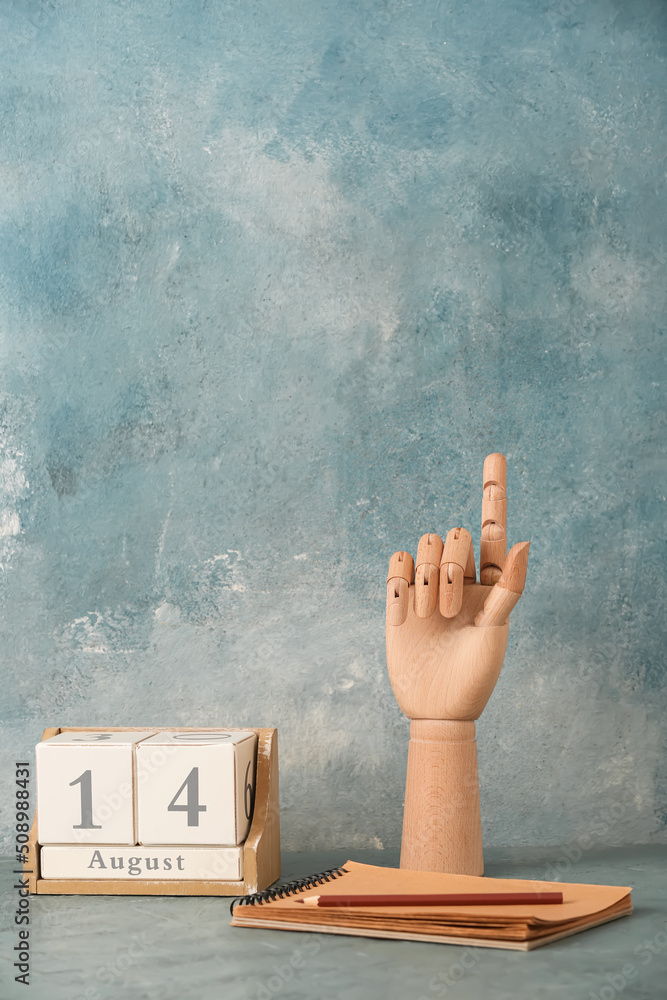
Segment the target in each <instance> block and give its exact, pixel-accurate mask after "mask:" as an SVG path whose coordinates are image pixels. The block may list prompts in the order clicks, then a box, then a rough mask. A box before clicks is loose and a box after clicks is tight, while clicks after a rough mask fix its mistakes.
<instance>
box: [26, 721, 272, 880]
mask: <svg viewBox="0 0 667 1000" xmlns="http://www.w3.org/2000/svg"><path fill="white" fill-rule="evenodd" d="M257 742H258V741H257V736H256V734H255V732H254V731H253V730H209V731H203V732H192V731H177V730H170V731H166V732H160V731H159V730H139V731H134V732H130V731H128V732H123V731H118V732H109V731H106V732H105V731H100V732H96V731H94V730H90V731H88V730H84V731H81V730H79V731H71V732H66V733H59V734H58V735H56V736H52V737H51V738H50V739H46V740H43V741H42V742H41V743H39V744H38V745H37V751H36V760H37V768H36V771H37V774H36V784H37V842H38V843H39V844H40V845H42V846H41V861H42V864H41V874H42V878H44V879H49V878H55V879H58V878H78V879H80V878H84V879H85V878H88V879H98V880H99V879H102V880H104V879H133V880H137V879H138V880H145V879H159V880H169V879H181V880H183V879H185V880H197V879H201V880H204V879H214V880H215V879H222V880H227V881H235V880H241V879H243V877H244V875H243V848H242V847H241V846H240V845H242V843H243V841H244V840H245V838H246V837H247V834H248V831H249V829H250V823H251V820H252V811H253V804H254V795H255V771H256V757H257Z"/></svg>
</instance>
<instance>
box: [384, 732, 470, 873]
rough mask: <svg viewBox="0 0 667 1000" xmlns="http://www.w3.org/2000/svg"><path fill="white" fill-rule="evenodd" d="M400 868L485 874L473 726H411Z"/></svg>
mask: <svg viewBox="0 0 667 1000" xmlns="http://www.w3.org/2000/svg"><path fill="white" fill-rule="evenodd" d="M401 868H409V869H413V870H417V871H431V872H450V873H454V874H457V875H483V874H484V858H483V855H482V822H481V816H480V811H479V779H478V776H477V743H476V742H475V723H474V722H447V721H443V720H438V719H413V720H412V722H411V723H410V746H409V749H408V774H407V779H406V784H405V808H404V812H403V839H402V843H401Z"/></svg>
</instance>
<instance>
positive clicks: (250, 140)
mask: <svg viewBox="0 0 667 1000" xmlns="http://www.w3.org/2000/svg"><path fill="white" fill-rule="evenodd" d="M666 29H667V12H666V9H665V6H664V4H663V3H662V2H660V0H635V2H633V3H631V4H630V3H627V2H624V0H601V2H595V0H554V2H553V3H552V4H550V2H549V0H543V2H538V0H531V2H529V0H481V2H478V3H475V4H461V3H457V2H455V0H443V2H424V3H418V4H409V3H402V2H388V3H386V4H385V3H373V2H370V0H364V2H344V0H336V2H330V3H325V2H318V0H309V2H297V0H289V2H284V3H276V2H272V0H262V2H249V0H248V2H237V3H224V2H222V0H220V2H215V3H205V2H201V3H199V2H194V0H174V2H165V0H126V2H111V0H106V2H103V3H102V2H92V0H91V2H85V3H84V2H83V0H81V2H75V0H46V2H43V3H38V2H36V0H32V2H28V0H15V2H13V3H9V2H6V3H2V5H0V48H2V50H3V51H2V53H1V57H2V63H1V65H2V94H1V99H0V116H1V118H0V121H1V142H2V155H1V161H2V162H1V165H0V171H1V178H2V183H1V185H0V225H1V227H2V233H1V238H0V327H1V338H2V339H1V352H2V392H3V396H2V399H3V402H2V422H1V428H2V438H1V445H0V447H1V451H0V489H1V491H2V494H1V505H0V561H1V563H2V572H1V574H0V586H1V595H0V599H1V615H2V620H1V629H2V661H3V670H4V676H5V680H4V682H3V709H2V711H3V723H4V735H3V752H2V755H3V760H2V761H1V762H0V766H1V768H2V773H3V775H4V779H3V780H4V781H5V789H6V788H7V783H8V782H9V780H10V777H11V770H10V768H11V765H12V763H13V761H14V760H15V759H16V757H17V755H18V756H19V757H20V758H23V757H25V755H26V753H28V752H29V751H30V748H31V747H32V745H33V744H34V742H35V741H37V739H38V738H39V736H40V734H41V731H42V728H43V727H44V726H45V725H47V724H107V725H110V724H124V723H132V724H148V723H154V722H156V721H158V722H163V723H165V724H184V725H187V724H190V725H200V724H201V725H217V724H246V723H251V724H275V725H278V726H279V728H280V736H281V778H282V787H283V793H284V796H283V806H284V815H283V828H284V844H285V846H288V847H316V846H328V845H337V846H349V847H350V849H354V848H355V847H357V848H359V847H362V846H369V845H377V844H383V845H385V846H395V845H396V844H397V843H398V840H399V837H400V822H401V810H402V792H403V781H404V773H405V772H404V768H405V758H406V753H407V728H408V725H407V722H406V720H405V719H404V718H403V716H402V715H401V713H400V711H399V710H398V708H397V706H396V704H395V702H394V699H393V695H392V693H391V690H390V687H389V683H388V680H387V677H386V668H385V658H384V629H383V614H384V590H385V588H384V580H385V567H386V563H387V560H388V557H389V555H390V554H391V552H392V551H393V550H394V549H397V548H404V547H409V548H411V549H412V550H413V551H414V550H415V548H416V543H417V539H418V537H419V535H420V534H421V533H422V532H424V531H428V530H436V531H440V532H441V533H444V532H446V531H447V529H448V528H449V527H451V526H453V525H454V524H457V523H463V524H465V525H467V526H469V527H470V528H471V529H472V530H473V531H474V533H475V535H477V534H478V524H479V515H480V500H481V484H480V477H481V464H482V460H483V458H484V455H485V454H486V452H487V451H492V450H502V451H505V452H506V454H507V456H508V463H509V489H510V491H511V492H510V504H511V508H510V540H511V541H517V540H520V539H524V538H530V539H532V548H531V564H530V568H529V583H528V592H527V594H526V596H525V598H524V600H523V601H522V603H521V605H520V606H519V608H518V609H517V611H516V612H515V614H514V616H513V627H512V632H511V638H510V647H509V650H508V655H507V660H506V665H505V669H504V671H503V674H502V676H501V680H500V682H499V685H498V688H497V690H496V693H495V695H494V696H493V698H492V700H491V702H490V704H489V707H488V709H487V710H486V712H485V714H484V716H483V719H482V721H481V723H480V724H479V726H478V734H479V748H480V764H481V773H482V807H483V813H484V825H485V838H486V841H487V843H496V844H503V843H505V844H510V843H513V844H521V843H540V842H542V843H544V842H546V843H562V842H567V843H573V842H575V841H576V840H577V838H579V837H580V836H582V835H583V834H586V833H588V834H589V835H590V838H589V840H590V842H591V843H596V844H599V843H607V842H610V843H617V842H622V841H639V842H641V841H646V840H651V839H663V840H664V839H665V830H666V823H667V812H666V809H665V804H666V800H665V786H666V783H667V778H666V768H665V757H664V750H663V749H662V744H661V728H662V727H663V725H664V722H663V720H664V716H665V710H666V708H667V706H666V704H665V702H666V698H665V685H664V643H665V634H664V627H663V624H662V623H663V621H664V607H665V590H664V566H665V562H666V559H667V554H666V552H665V546H664V537H665V536H664V521H665V479H664V473H665V424H666V420H665V410H664V406H663V404H664V395H662V393H663V391H664V390H663V381H662V380H663V377H664V374H665V363H664V362H665V354H664V348H663V346H662V345H663V337H662V335H663V331H664V323H663V310H664V304H665V295H664V292H665V277H664V264H665V259H666V258H667V251H666V250H665V243H664V232H665V229H664V224H665V219H664V212H663V208H662V204H663V199H664V182H665V150H664V141H665V121H664V102H663V99H662V92H663V90H664V84H665V72H664V70H665V39H666V36H667V30H666ZM3 822H4V824H5V825H4V832H5V833H7V832H8V831H9V825H10V817H9V816H8V814H7V813H6V812H5V814H4V821H3ZM596 831H597V832H596Z"/></svg>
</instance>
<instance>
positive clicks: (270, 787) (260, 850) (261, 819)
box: [24, 726, 280, 896]
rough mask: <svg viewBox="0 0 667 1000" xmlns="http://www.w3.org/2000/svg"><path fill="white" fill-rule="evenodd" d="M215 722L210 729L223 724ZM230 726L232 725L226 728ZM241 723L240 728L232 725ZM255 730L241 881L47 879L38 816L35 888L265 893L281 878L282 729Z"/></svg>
mask: <svg viewBox="0 0 667 1000" xmlns="http://www.w3.org/2000/svg"><path fill="white" fill-rule="evenodd" d="M210 728H211V727H205V726H201V727H187V726H73V727H72V726H63V727H62V728H55V729H45V730H44V735H43V736H42V739H43V740H48V739H50V738H51V737H52V736H57V735H58V733H76V732H82V731H84V732H85V731H86V730H87V729H95V732H99V733H119V732H127V731H131V732H136V731H141V730H144V729H145V730H147V731H148V732H167V731H169V730H177V731H178V732H194V733H205V732H208V731H209V729H210ZM220 728H221V727H220V726H217V727H216V728H215V729H214V730H212V731H214V732H215V731H217V730H218V729H220ZM226 728H229V727H226ZM231 728H232V729H234V728H239V727H231ZM248 728H252V729H253V731H254V732H255V733H257V737H258V742H257V775H256V779H255V803H254V808H253V814H252V823H251V826H250V831H249V833H248V836H247V837H246V840H245V843H244V844H243V881H242V882H226V881H222V880H218V879H215V880H204V879H201V880H200V879H197V880H194V879H179V880H177V879H174V880H169V881H166V880H165V881H160V880H158V879H150V880H149V879H144V880H140V879H131V880H130V879H104V880H102V879H73V878H69V879H65V878H63V879H53V878H50V879H44V878H40V857H39V855H40V846H39V844H38V843H37V818H36V817H35V820H34V822H33V824H32V829H31V831H30V839H29V841H28V852H27V855H26V860H25V862H24V874H25V876H26V877H27V879H28V890H29V891H30V892H31V893H38V894H46V895H73V894H81V895H86V896H97V895H99V896H246V895H248V894H250V893H252V892H261V890H262V889H266V888H267V886H269V885H271V884H272V882H275V881H276V879H277V878H279V877H280V805H279V800H278V730H277V729H255V728H254V727H248Z"/></svg>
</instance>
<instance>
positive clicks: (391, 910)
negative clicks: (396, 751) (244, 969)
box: [231, 861, 632, 951]
mask: <svg viewBox="0 0 667 1000" xmlns="http://www.w3.org/2000/svg"><path fill="white" fill-rule="evenodd" d="M312 890H315V891H316V892H317V894H318V895H327V894H328V895H338V894H348V895H362V894H393V893H445V892H447V893H454V892H456V893H460V892H562V893H563V902H562V903H560V904H546V905H539V906H536V905H534V906H531V905H526V904H522V905H517V904H513V905H503V906H498V905H494V906H419V907H409V906H406V907H403V906H391V907H366V908H363V907H350V908H349V909H348V908H335V909H334V908H327V909H322V908H318V907H308V906H303V905H302V904H300V903H297V902H296V900H297V899H298V897H299V896H304V895H309V894H312ZM631 892H632V890H631V889H630V888H629V887H628V886H610V885H579V884H572V883H567V882H536V881H526V880H523V879H497V878H481V877H477V876H473V875H441V874H436V873H433V872H413V871H406V870H405V869H396V868H378V867H376V866H374V865H362V864H357V863H356V862H354V861H347V862H346V863H345V864H344V865H343V866H342V867H340V868H333V869H330V870H329V871H326V872H320V873H319V874H318V875H312V876H310V877H309V878H304V879H297V880H296V881H294V882H289V883H288V884H287V885H282V886H276V887H275V888H273V889H267V890H265V891H264V892H258V893H255V894H254V895H252V896H246V897H242V898H241V899H239V900H235V901H234V902H233V903H232V921H231V923H232V926H234V927H265V928H267V929H268V928H270V929H272V930H286V931H315V932H317V933H318V934H353V935H359V936H361V937H378V938H400V939H404V940H408V941H434V942H440V943H444V944H465V945H479V946H481V947H485V948H514V949H519V950H522V951H529V950H530V949H532V948H538V947H539V946H540V945H543V944H549V942H551V941H557V940H558V939H559V938H564V937H567V936H568V935H570V934H577V933H578V932H579V931H583V930H586V929H587V928H589V927H596V926H597V925H598V924H604V923H606V922H607V921H609V920H616V918H617V917H624V916H626V915H628V914H630V913H632V902H631V899H630V893H631Z"/></svg>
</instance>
